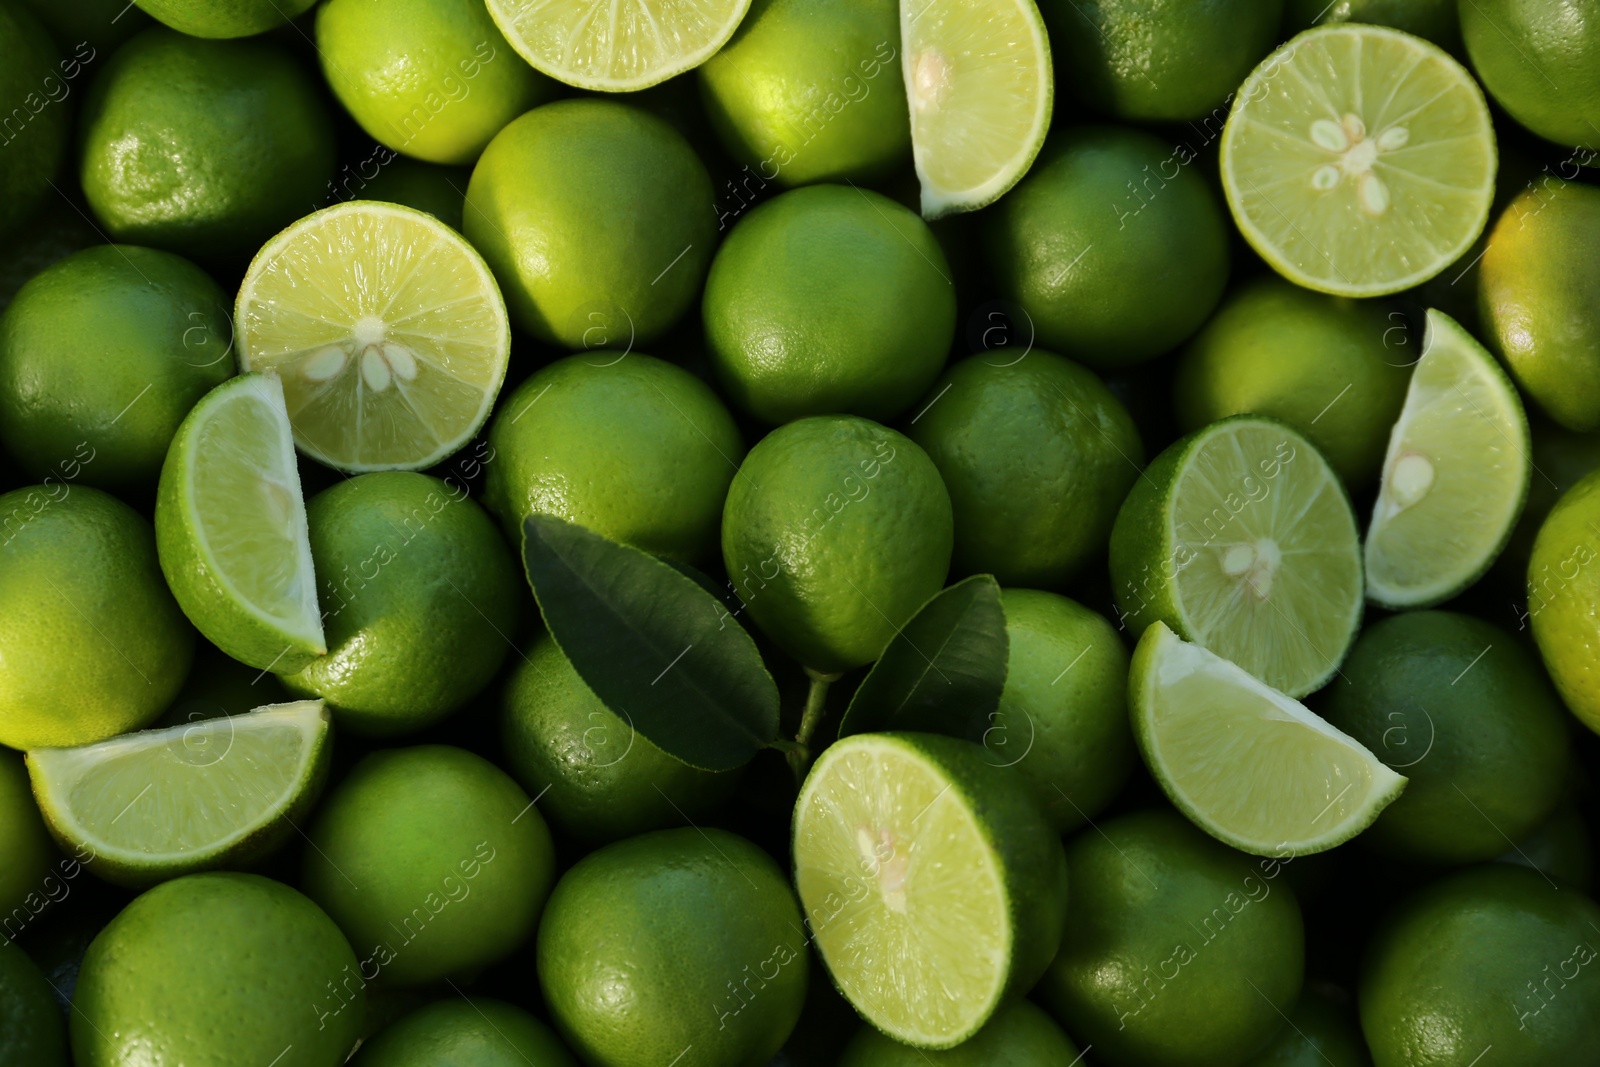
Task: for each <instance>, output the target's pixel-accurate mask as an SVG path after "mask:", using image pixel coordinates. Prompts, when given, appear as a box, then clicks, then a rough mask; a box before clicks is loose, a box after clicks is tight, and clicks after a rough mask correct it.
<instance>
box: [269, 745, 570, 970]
mask: <svg viewBox="0 0 1600 1067" xmlns="http://www.w3.org/2000/svg"><path fill="white" fill-rule="evenodd" d="M310 839H311V841H312V843H313V844H314V845H315V847H314V848H311V849H307V850H306V853H305V867H304V870H303V872H302V877H301V881H302V884H303V885H304V887H305V891H306V893H307V895H309V896H310V897H311V899H313V900H315V901H317V902H318V903H319V904H321V905H322V906H323V907H324V908H326V909H327V911H328V914H329V915H331V916H333V919H334V921H335V922H337V923H338V924H339V927H340V929H342V930H343V931H344V932H345V935H346V936H347V937H349V938H350V943H351V945H353V946H354V947H355V948H356V954H357V955H358V956H360V957H361V959H362V961H363V966H364V967H365V968H366V970H367V971H368V972H371V971H378V972H379V973H381V974H382V976H383V980H384V982H385V983H388V984H393V985H417V984H421V983H426V982H437V981H439V980H441V979H444V978H463V977H470V976H471V975H474V974H475V973H476V972H477V971H478V970H479V969H481V968H483V967H485V966H487V965H488V964H490V963H493V962H495V961H496V960H500V959H503V958H505V957H506V956H508V955H510V954H511V953H513V952H515V951H516V950H517V949H518V948H519V947H521V945H522V943H523V941H524V940H526V939H527V937H528V936H529V935H530V934H531V933H532V932H533V928H534V924H535V923H536V922H537V921H538V919H539V912H540V910H541V909H542V908H543V907H544V903H545V898H546V897H547V896H548V895H549V893H550V884H551V882H552V881H554V879H555V856H554V853H553V851H552V846H551V842H550V831H549V830H548V829H546V827H545V823H544V818H543V817H542V816H541V815H540V814H539V811H538V809H537V808H535V807H533V806H532V801H531V799H530V798H529V797H528V795H527V794H526V793H524V792H523V791H522V789H521V788H520V787H519V786H518V785H517V783H516V782H514V781H513V780H512V779H511V776H510V775H508V774H506V773H505V772H504V771H502V770H500V769H499V768H498V767H496V766H495V765H494V764H492V763H490V762H489V761H488V760H485V759H484V758H483V757H481V756H476V755H474V754H472V753H471V752H467V751H466V750H464V749H460V748H453V747H451V746H448V745H420V746H417V747H415V748H398V749H387V750H384V751H381V752H376V753H373V754H372V755H370V756H368V757H366V758H365V759H363V760H362V761H361V762H360V763H358V764H356V766H355V767H354V768H353V769H352V770H351V771H350V773H349V774H348V775H347V776H346V777H345V779H344V781H343V782H341V783H340V784H339V785H338V786H337V787H336V788H335V789H334V790H333V792H332V794H331V795H330V796H329V797H328V798H327V800H326V801H324V802H323V804H322V807H321V809H320V811H319V812H318V815H317V819H316V822H315V823H314V824H313V825H312V827H311V829H310Z"/></svg>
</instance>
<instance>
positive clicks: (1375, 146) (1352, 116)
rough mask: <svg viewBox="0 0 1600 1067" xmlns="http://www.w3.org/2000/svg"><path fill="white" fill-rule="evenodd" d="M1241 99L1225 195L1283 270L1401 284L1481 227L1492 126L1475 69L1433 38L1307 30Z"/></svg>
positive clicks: (1370, 284) (1257, 75) (1375, 290)
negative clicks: (1433, 42) (1465, 66)
mask: <svg viewBox="0 0 1600 1067" xmlns="http://www.w3.org/2000/svg"><path fill="white" fill-rule="evenodd" d="M1237 100H1238V103H1237V104H1236V105H1235V107H1234V109H1233V113H1232V114H1231V115H1230V116H1229V118H1228V124H1227V128H1226V129H1225V130H1224V132H1223V139H1222V174H1223V185H1224V188H1225V190H1226V192H1227V196H1228V204H1229V206H1230V207H1231V208H1232V209H1233V214H1234V218H1235V220H1236V221H1237V222H1238V223H1239V228H1240V230H1241V231H1242V232H1243V233H1244V235H1245V237H1246V239H1248V240H1249V242H1250V243H1251V244H1252V245H1253V246H1254V247H1255V249H1256V250H1257V251H1258V252H1260V253H1261V255H1262V257H1263V258H1264V259H1266V260H1267V262H1268V263H1270V264H1271V265H1272V266H1273V267H1274V268H1275V269H1276V270H1277V271H1278V272H1279V273H1281V274H1283V275H1284V276H1285V277H1287V278H1288V279H1289V280H1290V281H1293V282H1296V283H1298V284H1300V285H1304V286H1306V287H1308V288H1311V289H1319V290H1322V291H1323V292H1329V293H1338V294H1342V295H1345V296H1377V295H1382V294H1384V293H1393V292H1398V291H1400V290H1401V289H1406V288H1409V287H1410V286H1413V285H1417V284H1420V283H1421V282H1424V281H1426V280H1427V279H1429V278H1431V277H1433V276H1434V275H1435V274H1438V273H1439V272H1440V271H1441V270H1443V269H1444V268H1445V267H1446V266H1448V265H1449V264H1450V263H1452V262H1454V261H1455V260H1456V259H1457V257H1459V256H1460V255H1461V254H1462V253H1463V252H1465V251H1466V250H1467V247H1468V246H1469V245H1470V244H1471V243H1472V242H1473V240H1475V239H1476V238H1477V236H1478V234H1479V233H1480V232H1482V230H1483V224H1484V222H1485V221H1486V220H1487V218H1488V211H1489V203H1490V200H1491V199H1492V197H1493V194H1494V173H1495V159H1496V155H1495V144H1494V131H1493V128H1492V127H1491V125H1490V120H1489V111H1488V107H1487V105H1486V104H1485V103H1484V100H1483V94H1482V93H1481V92H1480V91H1479V90H1478V88H1477V86H1476V84H1474V82H1473V80H1472V76H1471V75H1470V74H1468V73H1467V72H1466V71H1465V70H1464V69H1462V67H1461V65H1460V64H1459V63H1457V62H1456V61H1455V60H1453V59H1451V58H1450V56H1449V55H1448V54H1447V53H1445V52H1444V51H1443V50H1441V49H1439V48H1438V47H1436V46H1434V45H1431V44H1429V43H1428V42H1426V41H1423V40H1421V39H1420V38H1416V37H1412V36H1410V35H1408V34H1404V33H1399V32H1397V31H1395V30H1390V29H1384V28H1381V27H1377V26H1359V25H1353V24H1351V25H1339V26H1327V27H1322V28H1319V29H1314V30H1308V31H1307V32H1306V33H1304V34H1301V35H1300V36H1299V37H1296V38H1295V39H1294V40H1292V41H1290V42H1289V43H1288V44H1286V45H1284V46H1283V47H1282V48H1280V49H1279V50H1278V51H1276V52H1274V53H1273V54H1272V55H1271V56H1269V57H1267V59H1265V60H1263V61H1262V63H1261V65H1260V66H1258V67H1257V68H1256V70H1255V72H1254V73H1252V74H1251V75H1250V77H1249V78H1248V79H1246V81H1245V83H1244V85H1243V86H1242V87H1241V88H1240V89H1239V93H1238V97H1237Z"/></svg>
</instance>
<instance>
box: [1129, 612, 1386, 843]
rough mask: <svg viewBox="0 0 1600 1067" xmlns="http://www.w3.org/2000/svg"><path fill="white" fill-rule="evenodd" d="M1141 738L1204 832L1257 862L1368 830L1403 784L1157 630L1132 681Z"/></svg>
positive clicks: (1338, 738)
mask: <svg viewBox="0 0 1600 1067" xmlns="http://www.w3.org/2000/svg"><path fill="white" fill-rule="evenodd" d="M1130 680H1131V686H1130V691H1131V699H1130V704H1131V706H1132V709H1133V724H1134V734H1135V736H1137V738H1138V740H1139V748H1140V751H1142V752H1143V753H1144V759H1145V763H1147V764H1148V765H1149V767H1150V771H1151V773H1152V774H1154V775H1155V777H1156V780H1157V781H1159V782H1160V783H1161V788H1162V789H1164V790H1166V793H1167V796H1168V797H1170V798H1171V800H1172V802H1173V804H1175V805H1177V807H1178V808H1179V809H1180V810H1182V811H1183V813H1184V814H1186V815H1187V816H1188V817H1189V818H1190V820H1191V821H1193V822H1194V823H1195V824H1196V825H1197V826H1199V827H1200V828H1201V829H1202V830H1204V831H1205V832H1206V833H1208V834H1210V835H1211V836H1212V837H1215V838H1216V839H1217V840H1219V841H1222V842H1224V843H1225V844H1229V845H1232V846H1233V847H1234V848H1237V849H1241V850H1243V851H1245V852H1251V853H1254V854H1256V855H1258V856H1287V855H1294V856H1303V855H1307V854H1309V853H1312V852H1322V851H1324V850H1326V849H1330V848H1332V847H1333V846H1334V845H1337V844H1340V843H1341V842H1343V841H1347V840H1349V839H1350V838H1352V837H1354V836H1355V835H1356V834H1358V833H1360V832H1361V831H1362V830H1364V829H1366V828H1367V827H1368V826H1369V825H1371V823H1372V820H1374V819H1376V818H1377V817H1378V813H1379V812H1381V811H1382V810H1383V809H1384V808H1385V807H1387V806H1388V805H1389V803H1390V802H1391V801H1392V800H1394V799H1395V798H1396V797H1398V796H1399V795H1400V791H1401V790H1402V789H1404V788H1405V784H1406V780H1405V779H1404V778H1402V777H1401V776H1400V775H1398V774H1396V773H1394V771H1392V770H1390V769H1389V768H1388V767H1387V766H1385V765H1384V764H1383V763H1382V762H1381V761H1380V760H1379V759H1378V758H1377V757H1376V756H1374V755H1373V754H1372V753H1371V752H1369V751H1367V749H1366V748H1365V747H1363V746H1362V745H1361V743H1360V742H1358V741H1356V740H1355V739H1354V738H1352V737H1350V736H1348V735H1347V734H1344V733H1341V732H1340V731H1339V730H1336V729H1335V728H1334V727H1332V726H1330V725H1329V724H1328V723H1326V722H1324V721H1323V720H1322V719H1320V718H1318V717H1317V716H1316V715H1314V714H1312V713H1311V712H1310V711H1308V710H1306V707H1305V706H1304V705H1303V704H1301V703H1300V702H1299V701H1297V700H1293V699H1291V698H1289V697H1287V696H1284V695H1283V694H1282V693H1280V692H1278V691H1277V690H1275V689H1272V688H1271V687H1270V686H1266V685H1263V684H1262V683H1261V682H1259V681H1257V680H1256V679H1255V678H1252V677H1251V676H1250V675H1249V674H1247V673H1246V672H1245V671H1243V670H1241V669H1240V668H1239V667H1238V666H1237V665H1235V664H1233V663H1230V662H1228V661H1227V660H1225V659H1223V658H1221V657H1220V656H1217V655H1214V654H1212V653H1210V652H1207V651H1206V650H1205V649H1203V648H1201V647H1200V646H1199V645H1192V644H1188V643H1186V642H1185V641H1183V640H1182V639H1181V638H1179V637H1178V635H1177V634H1175V633H1173V632H1172V631H1171V630H1169V629H1168V628H1167V627H1166V626H1165V625H1163V624H1162V623H1159V622H1157V623H1155V624H1154V625H1152V626H1151V627H1150V628H1149V629H1148V630H1146V631H1145V632H1144V636H1143V637H1142V638H1140V640H1139V647H1138V648H1137V649H1136V650H1135V652H1134V656H1133V666H1132V668H1131V674H1130Z"/></svg>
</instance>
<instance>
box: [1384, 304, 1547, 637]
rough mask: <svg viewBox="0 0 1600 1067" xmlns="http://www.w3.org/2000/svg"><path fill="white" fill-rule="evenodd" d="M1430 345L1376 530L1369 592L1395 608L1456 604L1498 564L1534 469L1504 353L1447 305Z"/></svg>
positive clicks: (1388, 464)
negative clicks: (1491, 348) (1490, 348)
mask: <svg viewBox="0 0 1600 1067" xmlns="http://www.w3.org/2000/svg"><path fill="white" fill-rule="evenodd" d="M1422 344H1423V347H1422V357H1421V358H1420V359H1419V360H1417V365H1416V369H1415V370H1413V371H1412V372H1411V387H1410V389H1409V390H1408V391H1407V392H1406V402H1405V407H1403V408H1402V409H1401V411H1400V421H1399V422H1396V423H1395V425H1394V430H1393V432H1391V433H1390V435H1389V451H1388V454H1387V455H1386V456H1385V458H1384V461H1383V487H1382V489H1380V490H1379V492H1378V500H1377V503H1376V504H1375V505H1374V506H1373V509H1372V525H1371V527H1370V528H1369V529H1368V530H1367V547H1366V560H1367V596H1368V598H1369V599H1371V600H1372V601H1373V602H1374V603H1377V604H1382V605H1383V606H1384V607H1387V608H1395V609H1401V608H1419V607H1426V606H1428V605H1430V604H1437V603H1439V602H1440V601H1443V600H1448V599H1449V598H1451V597H1453V596H1455V595H1456V594H1457V593H1459V592H1461V590H1463V589H1465V588H1466V587H1467V586H1469V585H1471V584H1472V583H1473V582H1475V581H1477V580H1478V577H1479V576H1480V575H1481V574H1483V572H1484V571H1486V570H1488V569H1489V565H1490V564H1491V563H1493V562H1494V559H1495V557H1496V556H1498V555H1499V554H1500V550H1501V549H1502V548H1504V547H1505V543H1506V539H1507V538H1508V537H1510V536H1511V528H1512V527H1513V526H1515V525H1516V521H1517V516H1518V515H1519V514H1521V512H1522V502H1523V500H1525V499H1526V498H1527V495H1528V477H1529V471H1530V470H1531V469H1532V461H1531V459H1530V458H1529V457H1530V449H1531V448H1532V442H1531V440H1530V439H1529V436H1528V416H1527V413H1526V412H1525V411H1523V409H1522V400H1521V399H1520V398H1519V397H1518V396H1517V391H1516V389H1515V388H1514V387H1513V386H1512V384H1511V379H1510V378H1508V377H1506V372H1505V371H1503V370H1501V369H1500V364H1498V363H1496V362H1495V360H1494V357H1493V356H1491V355H1490V354H1489V353H1488V352H1487V351H1485V350H1484V347H1483V346H1482V345H1480V344H1479V343H1478V342H1477V341H1476V340H1474V339H1473V337H1472V335H1471V334H1469V333H1468V332H1467V331H1466V330H1463V329H1462V328H1461V327H1460V326H1459V325H1458V324H1457V323H1456V321H1455V320H1454V319H1452V318H1450V316H1448V315H1446V314H1444V313H1443V312H1440V311H1429V312H1428V331H1427V334H1426V336H1425V337H1424V338H1423V343H1422Z"/></svg>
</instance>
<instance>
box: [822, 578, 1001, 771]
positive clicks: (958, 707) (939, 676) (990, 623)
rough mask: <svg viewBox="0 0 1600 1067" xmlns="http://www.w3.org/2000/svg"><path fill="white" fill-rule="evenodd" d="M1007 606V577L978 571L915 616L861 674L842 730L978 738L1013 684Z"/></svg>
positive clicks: (841, 726) (937, 596)
mask: <svg viewBox="0 0 1600 1067" xmlns="http://www.w3.org/2000/svg"><path fill="white" fill-rule="evenodd" d="M1009 654H1010V642H1009V641H1008V640H1007V639H1006V613H1005V609H1004V608H1003V607H1002V606H1001V603H1000V585H999V583H997V582H996V581H995V580H994V579H993V578H992V577H990V576H989V575H987V574H979V575H974V576H973V577H971V578H967V579H964V580H963V581H959V582H957V583H956V584H955V585H952V586H950V587H949V588H948V589H945V590H943V591H941V592H940V593H939V594H938V595H936V596H935V597H934V598H933V599H932V600H930V601H928V602H927V603H926V604H924V605H923V606H922V608H921V609H920V610H918V612H917V613H916V614H915V615H913V616H912V617H911V621H910V622H908V623H906V625H905V627H904V628H903V629H902V630H901V631H900V632H899V633H898V634H896V635H895V637H894V640H892V641H890V642H889V647H888V648H886V649H884V651H883V656H882V657H880V658H879V660H878V662H877V663H875V664H873V666H872V670H870V671H868V672H867V676H866V677H865V678H863V679H862V680H861V685H860V686H859V687H858V688H857V689H856V691H855V695H854V696H853V697H851V698H850V706H849V707H848V708H846V709H845V713H844V719H843V721H842V722H841V723H840V726H839V736H840V737H845V736H848V735H849V734H862V733H871V732H874V731H878V730H925V731H927V732H929V733H939V734H948V735H950V736H952V737H962V738H966V739H967V740H971V741H978V740H980V739H981V738H982V737H983V734H984V731H985V730H987V729H988V727H989V720H990V718H991V717H992V716H993V714H994V712H995V709H997V708H998V707H999V706H1000V691H1001V690H1002V689H1004V688H1005V684H1006V661H1007V658H1008V656H1009Z"/></svg>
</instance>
